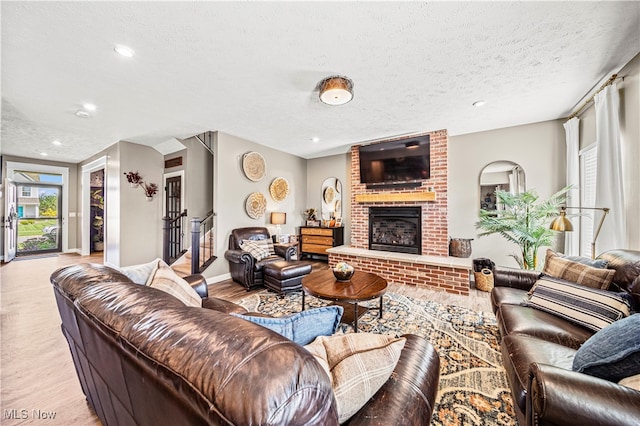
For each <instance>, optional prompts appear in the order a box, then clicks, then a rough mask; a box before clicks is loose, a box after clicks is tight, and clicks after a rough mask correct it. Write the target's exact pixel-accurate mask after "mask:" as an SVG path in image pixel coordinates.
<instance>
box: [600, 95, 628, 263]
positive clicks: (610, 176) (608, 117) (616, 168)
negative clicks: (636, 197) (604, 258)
mask: <svg viewBox="0 0 640 426" xmlns="http://www.w3.org/2000/svg"><path fill="white" fill-rule="evenodd" d="M595 101H596V136H597V138H598V139H597V146H598V153H597V156H598V164H597V171H596V207H608V208H609V209H611V210H610V211H609V216H608V217H607V218H606V219H605V221H604V225H603V226H602V231H601V232H600V236H599V237H598V241H597V243H596V256H597V255H598V254H600V253H602V252H603V251H606V250H611V249H614V248H626V247H627V244H626V223H625V203H624V187H623V185H624V181H623V180H622V167H623V165H622V152H621V151H622V147H621V144H620V121H619V118H618V111H619V108H620V96H619V94H618V89H617V87H616V85H615V84H612V85H610V86H607V87H606V88H605V89H604V90H602V91H601V92H600V93H598V94H597V95H596V99H595ZM601 217H602V212H596V215H595V217H594V224H595V227H596V228H597V224H598V223H599V222H600V218H601ZM595 231H596V230H595V229H594V232H595Z"/></svg>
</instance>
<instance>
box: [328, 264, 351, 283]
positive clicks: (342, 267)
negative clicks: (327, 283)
mask: <svg viewBox="0 0 640 426" xmlns="http://www.w3.org/2000/svg"><path fill="white" fill-rule="evenodd" d="M331 271H332V272H333V276H334V277H336V280H338V281H342V282H346V281H349V280H350V279H351V277H352V276H353V273H354V272H355V271H356V270H355V268H354V267H353V266H351V265H349V264H348V263H345V262H339V263H337V264H336V266H334V267H333V268H331Z"/></svg>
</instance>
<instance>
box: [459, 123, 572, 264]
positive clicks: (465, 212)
mask: <svg viewBox="0 0 640 426" xmlns="http://www.w3.org/2000/svg"><path fill="white" fill-rule="evenodd" d="M494 161H513V162H514V163H517V164H519V165H520V166H522V168H523V170H524V173H525V178H526V189H535V190H536V191H537V192H538V194H539V195H540V197H541V198H542V199H544V198H547V197H548V196H550V195H552V194H553V193H555V192H556V191H558V190H559V189H562V188H563V187H564V184H565V172H564V170H565V161H566V160H565V139H564V129H563V127H562V123H561V122H560V121H557V120H556V121H546V122H542V123H535V124H527V125H524V126H515V127H508V128H505V129H497V130H489V131H486V132H480V133H471V134H467V135H459V136H449V233H450V234H451V235H450V236H451V237H452V238H474V241H473V242H472V243H471V246H472V249H473V250H472V254H471V257H473V258H476V257H488V258H490V259H492V260H493V261H494V262H496V263H497V264H498V265H503V266H513V267H517V266H518V265H517V263H516V261H515V260H514V259H512V258H511V257H510V256H509V255H510V254H512V253H513V254H517V253H518V252H519V250H518V246H516V245H515V244H510V243H508V242H506V240H505V239H504V238H502V237H500V236H497V235H491V236H487V237H482V238H478V236H477V234H478V231H477V230H476V229H475V223H476V221H477V220H478V211H479V205H480V189H479V183H480V172H481V171H482V169H483V168H484V167H485V166H486V165H487V164H489V163H492V162H494Z"/></svg>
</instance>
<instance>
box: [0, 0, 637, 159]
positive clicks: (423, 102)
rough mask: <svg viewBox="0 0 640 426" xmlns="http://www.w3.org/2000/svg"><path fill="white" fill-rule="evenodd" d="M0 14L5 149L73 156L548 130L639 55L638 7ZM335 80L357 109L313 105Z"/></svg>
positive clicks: (83, 5)
mask: <svg viewBox="0 0 640 426" xmlns="http://www.w3.org/2000/svg"><path fill="white" fill-rule="evenodd" d="M0 7H1V12H2V145H1V152H2V153H5V154H11V155H19V156H25V157H39V155H40V152H42V151H46V152H47V153H48V154H49V156H48V157H47V158H49V159H51V160H59V161H70V162H78V161H81V160H84V159H86V158H87V157H89V156H90V155H92V154H95V153H96V152H98V151H100V150H101V149H103V148H105V147H107V146H109V145H111V144H113V143H115V142H117V141H119V140H126V141H130V142H136V143H142V144H147V145H152V146H155V145H161V144H163V143H165V142H167V141H170V140H172V138H178V139H180V138H185V137H188V136H191V135H194V134H197V133H200V132H203V131H206V130H219V131H223V132H226V133H230V134H233V135H236V136H239V137H242V138H245V139H248V140H251V141H254V142H256V143H259V144H262V145H266V146H270V147H273V148H275V149H279V150H282V151H286V152H290V153H293V154H296V155H299V156H301V157H305V158H313V157H317V156H323V155H327V154H330V153H337V152H344V151H346V149H347V146H349V145H352V144H354V143H358V142H363V141H368V140H372V139H378V138H381V137H385V136H393V135H400V134H406V133H415V132H423V131H432V130H439V129H448V130H449V133H450V134H452V135H458V134H464V133H470V132H477V131H482V130H488V129H495V128H501V127H508V126H514V125H519V124H525V123H532V122H539V121H545V120H551V119H557V118H560V117H564V116H567V115H568V114H569V113H570V112H571V111H572V109H573V108H574V107H575V106H576V104H578V103H579V101H580V100H581V99H582V98H583V97H584V96H585V94H587V93H588V92H589V91H591V90H592V89H593V87H594V85H597V84H598V83H599V82H601V81H602V80H603V79H606V78H607V77H608V76H609V75H610V74H611V73H613V72H616V71H618V70H619V69H620V68H621V67H622V66H623V65H624V64H626V63H627V62H628V61H629V60H630V59H632V58H633V57H634V56H635V55H636V54H637V53H638V52H639V51H640V18H639V16H640V3H639V2H637V1H633V2H580V3H577V2H530V3H529V2H525V3H521V2H517V3H516V2H513V3H503V2H501V3H496V2H435V3H431V2H430V3H416V2H389V3H385V2H374V3H370V2H358V3H356V2H337V3H326V2H304V3H303V2H283V3H270V2H269V3H266V2H257V3H253V2H252V3H246V2H224V3H222V2H6V1H3V2H2V4H1V6H0ZM115 44H125V45H128V46H130V47H131V48H133V49H134V50H135V52H136V55H135V56H134V57H133V58H131V59H126V58H123V57H121V56H119V55H117V54H116V53H115V52H114V50H113V47H114V45H115ZM332 74H342V75H346V76H348V77H350V78H351V79H352V80H353V81H354V84H355V87H354V93H355V96H354V99H353V101H351V102H350V103H348V104H346V105H342V106H328V105H325V104H323V103H321V102H320V101H319V99H318V93H317V84H318V82H319V81H320V80H322V79H323V78H324V77H327V76H329V75H332ZM477 100H485V101H487V104H486V105H485V106H484V107H482V108H474V107H472V106H471V104H472V103H473V102H474V101H477ZM84 102H92V103H94V104H96V105H97V106H98V109H97V111H96V112H95V113H94V114H93V116H92V117H91V118H87V119H81V118H78V117H76V116H75V115H74V112H75V111H76V110H77V109H79V108H80V107H81V105H82V103H84ZM314 136H315V137H318V138H319V139H320V141H319V142H318V143H313V142H312V141H311V138H312V137H314ZM54 139H58V140H60V141H61V142H62V145H61V146H58V147H57V146H53V145H52V144H51V141H52V140H54Z"/></svg>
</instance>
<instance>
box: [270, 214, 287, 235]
mask: <svg viewBox="0 0 640 426" xmlns="http://www.w3.org/2000/svg"><path fill="white" fill-rule="evenodd" d="M271 223H272V224H273V225H276V242H280V233H281V229H280V225H284V224H285V223H287V214H286V213H284V212H271Z"/></svg>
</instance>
